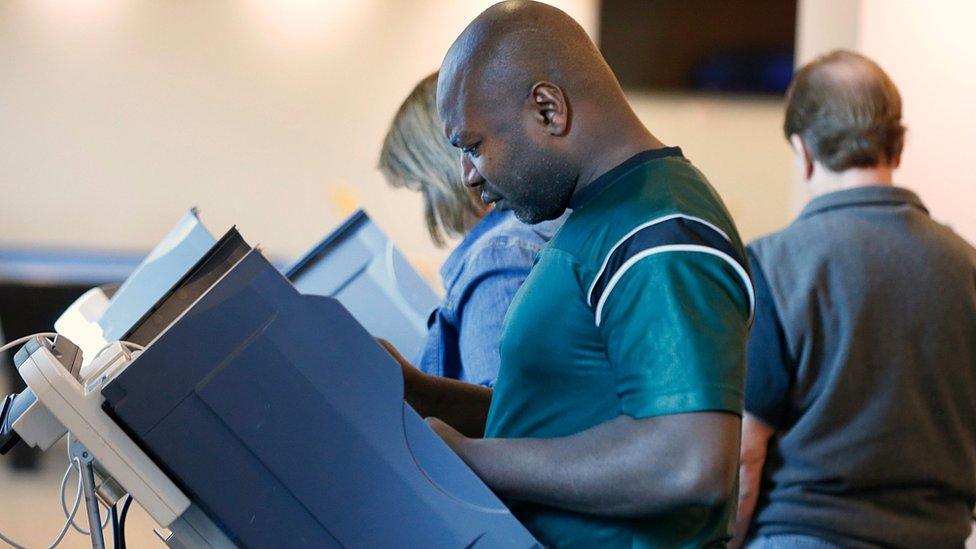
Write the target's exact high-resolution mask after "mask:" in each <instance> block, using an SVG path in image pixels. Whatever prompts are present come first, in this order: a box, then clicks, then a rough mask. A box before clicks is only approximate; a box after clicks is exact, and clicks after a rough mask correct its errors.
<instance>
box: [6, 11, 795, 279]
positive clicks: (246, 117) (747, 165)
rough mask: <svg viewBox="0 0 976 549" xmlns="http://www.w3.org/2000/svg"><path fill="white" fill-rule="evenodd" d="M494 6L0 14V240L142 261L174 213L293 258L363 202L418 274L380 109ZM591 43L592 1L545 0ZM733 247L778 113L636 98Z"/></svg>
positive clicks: (414, 210)
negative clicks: (703, 187)
mask: <svg viewBox="0 0 976 549" xmlns="http://www.w3.org/2000/svg"><path fill="white" fill-rule="evenodd" d="M490 3H491V0H478V1H463V2H462V1H454V0H331V1H329V2H322V1H317V0H248V1H245V2H227V1H225V2H218V1H214V2H125V1H123V0H76V1H73V2H60V1H58V0H35V1H31V2H27V1H24V2H4V3H0V52H3V55H0V83H2V84H0V121H2V123H0V191H2V192H3V196H4V198H3V200H0V245H17V246H73V247H93V246H97V247H111V248H115V247H119V248H132V249H147V248H148V247H150V246H151V245H152V244H153V243H154V242H155V241H156V240H157V239H158V238H159V237H160V236H161V235H162V234H163V233H164V232H165V231H166V230H167V229H168V228H169V226H171V225H172V224H173V223H174V222H175V221H176V220H177V219H178V218H179V216H180V215H181V213H182V212H183V211H184V210H185V209H186V208H187V207H189V206H192V205H197V206H199V207H200V208H201V211H202V215H203V218H204V220H205V222H206V223H207V224H208V225H209V226H210V227H212V228H213V229H214V230H215V231H219V230H223V229H224V228H226V227H228V226H230V225H231V224H234V223H236V224H237V225H238V226H239V227H240V228H241V230H242V232H243V233H244V235H245V237H247V238H248V239H249V241H251V242H252V243H260V244H262V245H263V246H264V247H265V248H266V249H267V250H269V251H270V252H271V253H272V255H273V256H275V257H278V258H281V259H285V260H288V259H291V258H293V257H295V256H296V255H297V254H299V253H301V252H302V251H303V250H305V249H306V248H307V247H308V246H309V245H310V244H311V243H313V242H315V241H316V240H318V239H319V238H320V237H321V236H322V235H323V234H324V233H325V232H326V231H328V230H329V229H330V228H331V227H332V226H333V225H334V224H335V223H336V222H337V221H338V220H339V219H340V218H341V217H342V216H343V215H345V214H346V213H348V211H350V210H351V209H352V208H354V207H356V206H358V205H362V206H364V207H365V208H366V209H367V210H368V211H369V212H370V213H371V214H372V215H373V217H374V218H375V219H376V220H377V221H378V222H379V223H380V225H381V226H382V227H384V228H385V229H386V230H387V231H388V232H389V233H390V234H392V235H393V237H394V238H395V239H396V241H397V242H398V243H399V245H400V246H401V247H402V248H403V249H404V250H405V251H406V253H407V254H408V255H409V256H410V257H411V259H412V260H413V261H414V262H415V263H416V264H417V265H418V266H419V267H420V268H421V270H422V271H424V272H425V273H426V274H427V275H428V277H430V278H435V277H436V274H435V273H436V269H437V266H438V265H439V263H440V261H441V260H442V259H443V257H444V255H445V252H444V251H443V250H436V249H435V248H434V247H433V246H432V245H431V244H430V243H429V241H428V239H427V237H426V234H425V232H424V229H423V228H422V223H421V213H420V200H419V197H418V196H416V195H415V194H414V193H410V192H407V191H392V190H389V189H387V187H386V186H385V184H384V183H383V181H382V178H381V177H380V175H379V174H378V173H377V171H376V170H375V169H374V166H375V164H376V155H377V153H378V149H379V144H380V141H381V139H382V136H383V134H384V132H385V129H386V125H387V123H388V122H389V120H390V118H391V116H392V115H393V112H394V111H395V110H396V108H397V106H398V105H399V102H400V100H401V99H402V98H403V97H404V96H405V95H406V93H407V92H408V91H409V90H410V88H411V87H412V86H413V84H414V83H415V82H416V81H417V80H418V79H419V78H420V77H422V76H423V75H425V74H426V73H427V72H429V71H431V70H434V69H435V68H436V67H437V65H438V64H439V62H440V60H441V57H442V55H443V53H444V51H445V50H446V48H447V47H448V45H449V44H450V43H451V41H452V40H453V39H454V37H455V36H456V35H457V33H458V32H459V31H460V30H461V28H463V26H464V24H465V23H466V22H467V21H468V20H470V18H472V17H473V16H474V15H475V14H477V13H478V12H479V11H480V10H481V9H482V8H484V7H485V6H487V5H488V4H490ZM554 3H555V4H557V5H560V6H562V7H564V8H565V9H566V10H567V11H569V12H570V13H571V14H572V15H574V16H575V17H577V18H578V19H579V20H580V21H581V22H582V23H583V25H584V26H585V27H586V28H588V29H590V30H591V31H592V30H594V29H595V28H596V17H597V6H598V4H597V2H596V1H595V0H564V1H561V2H554ZM635 105H636V107H637V110H638V111H639V112H640V114H641V116H642V117H643V118H644V119H645V120H646V121H647V123H648V125H649V126H650V127H651V128H652V129H653V131H655V133H657V134H659V135H660V136H661V138H662V139H664V140H665V141H666V142H668V143H672V144H678V145H681V146H683V147H684V148H685V150H686V152H687V154H688V155H689V156H690V157H691V158H692V159H693V160H695V161H696V162H697V163H698V164H699V165H700V166H701V167H702V169H703V170H704V171H705V172H706V173H707V174H708V176H709V177H710V178H711V179H712V180H713V182H714V183H715V184H716V186H717V187H718V188H719V189H720V190H721V191H722V192H723V194H724V195H725V196H726V198H727V199H728V201H729V203H730V207H731V209H732V210H733V212H734V213H735V215H736V217H737V220H738V221H739V223H740V226H741V228H742V232H743V234H744V235H746V236H747V237H751V236H755V235H757V234H759V233H762V232H766V231H768V230H771V229H774V228H776V227H777V226H779V225H782V224H783V223H785V221H786V220H787V218H788V217H789V211H788V208H789V206H788V201H789V196H790V195H789V190H788V187H787V186H786V185H787V177H788V159H787V149H786V148H785V146H784V145H783V143H782V140H781V139H780V138H779V136H778V126H779V109H780V105H779V102H778V101H772V102H769V101H734V100H721V99H712V98H707V97H700V98H679V97H666V96H661V97H658V96H640V97H635Z"/></svg>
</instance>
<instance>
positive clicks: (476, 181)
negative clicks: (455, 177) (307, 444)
mask: <svg viewBox="0 0 976 549" xmlns="http://www.w3.org/2000/svg"><path fill="white" fill-rule="evenodd" d="M461 180H462V181H463V182H464V184H465V186H468V187H471V188H475V187H477V186H479V185H481V184H482V183H484V182H485V178H484V177H481V173H480V172H479V171H478V168H476V167H475V166H474V162H472V161H471V159H470V158H468V156H467V155H464V156H462V157H461Z"/></svg>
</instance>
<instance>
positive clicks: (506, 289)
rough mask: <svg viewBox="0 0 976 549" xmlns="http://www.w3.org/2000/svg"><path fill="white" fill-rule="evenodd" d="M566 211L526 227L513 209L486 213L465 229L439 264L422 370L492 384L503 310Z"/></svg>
mask: <svg viewBox="0 0 976 549" xmlns="http://www.w3.org/2000/svg"><path fill="white" fill-rule="evenodd" d="M566 215H567V214H563V216H562V217H560V218H558V219H555V220H552V221H546V222H543V223H539V224H537V225H526V224H525V223H522V222H520V221H519V220H518V219H516V218H515V215H514V214H512V212H509V211H491V212H489V213H488V214H487V215H485V217H483V218H482V219H481V221H479V222H478V224H477V225H475V226H474V227H473V228H472V229H471V230H470V231H469V232H468V234H467V235H466V236H465V237H464V240H462V241H461V244H460V245H458V247H457V248H456V249H455V250H454V251H453V252H451V255H450V256H448V258H447V261H445V262H444V265H443V266H442V267H441V279H442V280H443V282H444V288H445V296H444V302H443V303H442V304H441V306H440V308H438V309H437V310H436V311H434V312H433V313H432V314H431V316H430V320H429V321H428V328H429V329H428V332H427V341H426V343H425V344H424V350H423V351H422V352H421V356H420V358H419V359H418V360H417V362H416V364H417V367H418V368H420V370H421V371H423V372H425V373H428V374H432V375H437V376H443V377H449V378H453V379H460V380H462V381H467V382H470V383H477V384H479V385H485V386H488V387H491V386H492V385H494V383H495V379H496V378H497V377H498V365H499V357H498V342H499V340H500V339H501V330H502V321H503V320H504V318H505V313H506V312H507V311H508V306H509V304H511V302H512V299H513V298H514V297H515V292H517V291H518V289H519V286H521V285H522V282H524V281H525V277H527V276H528V275H529V271H530V270H531V269H532V265H533V264H534V263H535V258H536V256H537V255H538V253H539V251H540V250H542V248H543V246H545V245H546V243H547V242H548V241H549V239H551V238H552V235H553V234H555V232H556V230H557V229H558V228H559V227H560V226H561V225H562V222H563V220H564V219H565V218H566Z"/></svg>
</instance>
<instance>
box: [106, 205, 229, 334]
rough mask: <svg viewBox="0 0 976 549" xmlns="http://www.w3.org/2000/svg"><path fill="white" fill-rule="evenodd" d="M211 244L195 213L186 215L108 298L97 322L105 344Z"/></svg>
mask: <svg viewBox="0 0 976 549" xmlns="http://www.w3.org/2000/svg"><path fill="white" fill-rule="evenodd" d="M215 242H216V239H214V237H213V235H211V234H210V233H209V232H208V231H207V229H206V227H204V226H203V224H202V223H200V219H199V218H198V217H197V211H196V209H195V208H194V209H191V210H190V211H188V212H187V213H186V215H184V216H183V218H182V219H180V221H179V223H177V224H176V227H174V228H173V229H172V230H171V231H170V232H169V234H167V235H166V237H165V238H164V239H163V240H162V241H161V242H160V243H159V244H158V245H156V247H155V248H153V250H152V251H151V252H150V253H149V255H148V256H146V259H144V260H143V261H142V263H140V264H139V266H138V267H136V269H135V271H133V273H132V274H131V275H130V276H129V278H127V279H126V281H125V282H124V283H123V284H122V286H121V287H119V289H118V291H117V292H115V295H113V296H112V301H111V302H110V303H109V306H108V309H106V310H105V313H104V314H103V315H102V317H101V318H100V319H99V321H98V324H99V326H101V327H102V334H103V336H104V338H105V340H106V341H114V340H117V339H121V338H122V336H123V335H125V333H126V332H128V331H129V329H130V328H131V327H132V326H133V325H134V324H135V323H136V322H137V321H138V320H139V319H140V318H142V317H143V315H145V314H146V313H147V312H148V311H149V309H150V308H151V307H152V306H153V305H155V304H156V302H157V301H158V300H159V299H160V298H162V297H163V296H164V295H165V294H166V292H168V291H169V290H170V288H172V287H173V285H174V284H176V283H177V281H179V280H180V278H181V277H182V276H183V275H184V274H185V273H186V271H187V270H189V269H190V267H192V266H193V265H194V264H195V263H196V262H197V261H199V260H200V258H201V257H203V255H204V254H205V253H207V251H208V250H209V249H210V247H211V246H213V245H214V243H215Z"/></svg>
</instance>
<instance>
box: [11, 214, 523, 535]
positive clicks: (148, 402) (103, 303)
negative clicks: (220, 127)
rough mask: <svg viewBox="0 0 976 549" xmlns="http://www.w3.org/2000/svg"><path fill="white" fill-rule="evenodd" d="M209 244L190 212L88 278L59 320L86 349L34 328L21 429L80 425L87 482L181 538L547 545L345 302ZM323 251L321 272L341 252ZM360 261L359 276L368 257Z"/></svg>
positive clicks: (77, 437) (23, 364)
mask: <svg viewBox="0 0 976 549" xmlns="http://www.w3.org/2000/svg"><path fill="white" fill-rule="evenodd" d="M364 219H366V218H365V216H364V215H363V216H360V217H358V221H357V222H358V223H362V221H363V220H364ZM353 221H355V219H354V220H353ZM367 221H368V220H367ZM367 226H368V224H367ZM339 233H340V234H344V235H346V236H348V235H349V234H356V231H355V230H353V231H351V232H350V230H349V226H348V224H347V225H344V226H343V227H342V228H340V231H339ZM364 233H368V231H364ZM381 236H382V235H381ZM208 240H213V237H212V236H211V235H210V234H209V233H208V232H206V231H205V230H202V226H201V225H200V224H199V219H197V216H196V213H195V212H190V213H189V214H188V217H185V218H184V219H183V220H182V221H181V222H180V224H179V225H178V226H177V228H175V229H174V231H173V232H172V233H171V234H170V235H169V236H168V237H167V238H166V239H164V241H163V243H161V244H160V246H159V247H157V249H156V250H154V251H153V253H152V254H150V257H149V258H147V260H146V262H145V263H144V264H143V265H141V266H140V268H139V269H137V270H136V272H135V273H134V274H133V276H132V277H131V278H130V279H129V280H127V281H126V283H125V284H123V286H122V288H121V289H120V290H119V292H118V293H116V295H115V297H113V299H111V300H106V297H105V296H104V295H99V294H98V293H97V292H90V293H89V294H86V295H85V296H82V297H81V298H79V301H78V302H76V304H75V305H73V306H72V307H71V308H69V311H68V313H67V317H68V318H62V319H60V320H59V323H60V324H61V325H63V326H66V330H67V331H69V332H71V334H78V337H79V339H84V340H85V341H84V344H83V345H75V344H74V343H73V342H72V341H71V334H61V333H59V334H58V335H57V337H56V338H54V339H53V341H49V340H48V339H47V338H45V337H41V336H36V337H34V338H32V339H31V340H30V341H28V343H27V344H26V345H24V346H23V347H22V348H21V349H20V350H19V351H18V352H17V354H16V357H15V363H16V366H17V368H18V372H19V373H20V375H21V376H22V377H23V378H24V380H25V381H26V382H27V385H28V389H27V390H25V391H24V392H23V393H21V394H19V395H11V397H8V399H7V401H6V402H5V404H4V411H3V414H4V416H6V417H4V418H3V421H2V422H0V424H2V425H3V426H4V429H5V430H6V431H10V429H8V427H11V426H12V431H10V432H8V433H5V435H6V434H11V433H12V432H15V433H13V434H16V435H19V436H20V437H22V439H23V441H25V442H26V443H27V444H29V445H32V446H35V447H38V448H41V449H47V448H50V447H51V446H52V445H53V444H54V442H56V441H57V440H58V439H60V438H62V437H63V436H64V435H65V434H68V435H69V437H71V440H72V445H71V447H77V448H80V450H78V452H83V454H82V453H79V454H76V455H84V456H87V457H88V460H89V461H88V462H87V464H86V466H87V468H86V469H83V470H84V471H88V472H90V474H91V475H92V478H93V479H94V480H93V482H92V483H91V489H90V490H89V487H88V486H87V485H86V493H91V494H92V497H94V495H95V494H96V493H97V495H98V497H100V498H102V499H103V501H104V502H105V503H106V504H108V505H113V504H115V503H117V502H118V501H119V498H121V497H122V495H123V494H126V493H128V494H129V495H131V496H132V497H133V498H134V499H135V500H136V501H138V502H139V503H140V504H141V505H142V506H143V507H144V508H145V509H146V511H147V512H148V513H149V514H150V516H152V517H153V518H154V519H155V520H156V521H157V522H158V523H160V524H161V525H162V526H164V527H165V528H167V529H168V531H167V535H166V542H167V544H168V545H169V546H170V547H232V546H238V547H276V546H281V545H282V544H285V545H288V546H296V547H374V546H381V547H388V546H390V547H392V546H411V547H534V546H538V544H537V542H536V541H535V540H534V539H533V538H532V536H531V535H530V534H529V533H528V531H527V530H526V529H525V528H524V527H523V526H522V525H521V524H520V523H519V522H518V521H517V520H516V519H515V518H514V517H513V516H512V514H511V513H510V511H509V510H508V509H507V508H506V506H505V505H504V504H503V503H502V502H501V501H500V500H499V499H498V498H497V497H496V496H495V495H494V494H493V493H492V492H491V490H489V489H488V487H487V486H485V485H484V484H483V483H482V482H481V480H480V479H478V477H477V476H476V475H475V474H474V473H473V472H472V471H471V470H470V469H469V468H468V467H467V466H466V465H465V464H464V463H463V462H462V461H461V460H460V459H459V458H458V457H457V455H456V454H454V452H453V451H451V450H450V449H449V448H448V447H447V446H446V445H445V444H444V442H443V441H441V439H440V438H439V437H438V436H437V435H436V434H435V433H434V432H433V431H432V430H431V429H430V428H429V427H428V426H427V425H426V423H425V422H424V421H423V420H422V419H421V418H420V416H418V415H417V414H416V412H414V410H413V409H412V408H410V406H409V405H407V404H406V403H405V402H404V400H403V377H402V374H401V371H400V366H399V365H398V364H397V363H396V362H395V361H394V360H393V359H392V358H391V357H390V356H389V354H388V353H387V352H386V351H385V350H384V349H383V348H382V347H380V346H379V345H378V344H377V342H376V340H375V339H374V337H373V334H371V333H370V332H369V331H367V330H366V328H365V327H364V326H363V325H362V324H361V323H360V322H359V321H358V320H357V319H356V318H355V317H354V316H353V314H351V313H350V311H348V310H347V309H346V307H344V306H343V304H342V303H340V301H338V300H337V299H335V298H332V297H326V296H321V295H305V294H303V293H301V292H300V291H299V290H298V289H297V288H296V287H295V285H293V284H292V283H291V282H290V281H289V280H288V278H286V277H285V275H284V274H282V273H281V272H280V271H279V270H278V269H277V268H275V267H274V266H273V265H272V264H271V263H270V262H269V261H268V260H267V259H266V258H265V257H264V256H263V255H262V254H261V253H260V251H258V250H255V249H253V248H251V247H250V246H249V245H248V244H247V242H246V241H245V240H244V238H243V237H242V236H241V235H240V234H239V233H238V232H237V230H236V229H231V230H229V231H227V232H226V233H225V234H224V235H223V236H222V237H221V238H220V239H217V240H215V241H214V242H212V243H211V244H210V245H208V246H206V247H205V249H203V252H202V253H201V248H203V246H202V244H203V243H205V242H206V241H208ZM327 240H328V239H327ZM336 240H340V241H341V240H342V239H341V238H336V239H334V240H332V242H333V243H334V242H335V241H336ZM364 241H365V242H367V243H377V242H380V243H383V242H385V237H383V238H376V237H375V234H374V235H373V236H368V237H367V238H365V239H364ZM346 249H352V250H354V251H360V252H361V251H362V250H364V249H367V247H366V246H361V247H359V248H357V247H356V246H350V247H348V248H346ZM383 250H389V247H387V246H386V245H385V244H384V245H383ZM313 255H315V256H317V261H316V266H317V268H318V269H323V268H324V266H325V265H326V264H328V263H331V262H335V261H338V260H336V259H335V258H336V257H342V256H341V255H340V254H336V255H330V254H313ZM352 257H359V258H360V259H366V258H365V256H364V254H362V253H361V254H360V255H358V256H357V255H355V254H352ZM323 258H326V259H327V261H322V259H323ZM188 262H189V263H190V264H189V265H188V266H187V263H188ZM310 263H311V262H306V263H305V265H309V264H310ZM356 264H357V265H359V269H357V270H354V272H353V273H350V272H349V271H341V270H340V272H343V273H344V274H345V278H344V279H345V280H346V281H347V284H346V287H349V286H350V282H351V283H352V285H355V284H356V281H357V280H363V278H357V275H356V274H355V273H356V272H358V273H363V272H366V271H368V270H369V262H366V261H363V262H360V263H356ZM336 265H348V263H345V262H338V263H336ZM149 272H152V273H153V275H152V276H150V277H145V275H144V274H143V273H149ZM400 272H402V271H400ZM411 272H412V271H411ZM414 274H415V273H414ZM350 275H351V276H350ZM164 279H165V280H168V281H169V285H168V287H166V288H165V289H163V290H162V292H161V293H160V286H159V283H160V281H161V280H164ZM408 280H409V279H408ZM418 280H419V278H418ZM374 283H375V281H374ZM367 287H368V285H365V284H363V285H360V286H359V289H357V290H356V291H357V292H365V291H366V289H365V288H367ZM424 288H426V287H424ZM123 290H124V291H123ZM399 290H401V291H409V287H408V286H406V285H401V286H400V287H399ZM333 291H334V292H337V293H342V292H341V285H340V288H338V289H335V288H334V289H333ZM377 291H379V290H377ZM344 295H346V296H347V297H349V296H352V295H354V294H351V293H347V294H344ZM429 298H430V296H426V297H425V299H428V300H429ZM381 301H382V300H376V301H375V302H381ZM425 303H426V302H425ZM424 306H426V305H424ZM104 315H108V317H107V318H106V317H105V316H104ZM120 319H126V320H120ZM133 319H134V320H133ZM130 320H131V323H129V321H130ZM102 322H104V323H105V325H104V326H101V325H100V323H102ZM126 324H128V325H126ZM86 326H87V328H86ZM98 334H101V337H102V341H101V342H99V341H98V337H97V335H98ZM110 334H112V335H114V334H121V338H120V339H121V341H112V340H110ZM96 487H97V489H96ZM105 487H110V488H111V489H106V488H105ZM88 507H89V512H90V513H91V512H92V506H91V505H89V506H88ZM94 512H95V513H96V515H97V506H95V510H94ZM90 516H91V515H90ZM96 530H97V529H96ZM99 535H100V534H99ZM92 536H93V539H94V537H95V536H96V533H92Z"/></svg>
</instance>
